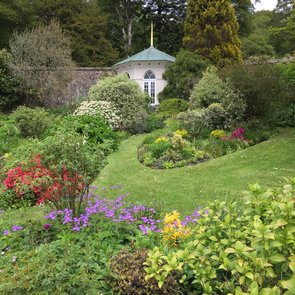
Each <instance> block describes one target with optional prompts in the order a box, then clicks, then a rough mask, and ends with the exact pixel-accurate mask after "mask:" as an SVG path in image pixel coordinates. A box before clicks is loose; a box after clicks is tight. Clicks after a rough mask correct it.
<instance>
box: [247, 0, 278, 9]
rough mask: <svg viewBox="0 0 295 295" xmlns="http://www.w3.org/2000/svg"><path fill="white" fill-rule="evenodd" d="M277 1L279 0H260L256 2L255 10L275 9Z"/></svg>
mask: <svg viewBox="0 0 295 295" xmlns="http://www.w3.org/2000/svg"><path fill="white" fill-rule="evenodd" d="M252 2H254V1H252ZM277 3H278V1H277V0H260V3H256V4H255V10H256V11H258V10H273V9H274V8H275V7H276V5H277Z"/></svg>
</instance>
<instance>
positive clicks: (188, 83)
mask: <svg viewBox="0 0 295 295" xmlns="http://www.w3.org/2000/svg"><path fill="white" fill-rule="evenodd" d="M208 65H209V62H208V61H206V60H204V59H203V58H202V57H201V56H198V55H197V54H194V53H193V52H189V51H186V50H181V51H180V52H179V53H178V54H177V56H176V60H175V62H174V63H173V64H171V65H170V66H169V67H168V68H167V70H166V71H165V73H164V75H163V78H164V79H165V80H167V82H168V84H167V86H166V87H165V88H164V90H163V91H162V92H161V93H160V99H161V100H165V99H169V98H182V99H185V100H188V99H189V97H190V95H191V92H192V90H193V87H194V85H195V84H196V83H197V82H198V80H199V79H200V78H201V76H202V72H203V71H204V70H205V69H206V68H207V67H208Z"/></svg>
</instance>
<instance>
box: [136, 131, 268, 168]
mask: <svg viewBox="0 0 295 295" xmlns="http://www.w3.org/2000/svg"><path fill="white" fill-rule="evenodd" d="M248 134H249V138H248V137H247V134H246V132H245V129H243V128H241V127H239V128H237V129H235V130H234V131H232V132H229V131H225V130H213V131H212V132H211V133H209V132H208V134H206V138H205V139H194V138H192V137H191V136H190V134H188V132H187V131H186V130H177V131H175V132H174V133H172V134H167V135H164V136H155V135H149V136H147V137H146V138H145V139H144V141H143V142H142V144H141V145H140V146H139V147H138V151H137V153H138V159H139V161H140V162H141V163H142V164H144V165H146V166H148V167H151V168H155V169H171V168H176V167H183V166H186V165H195V164H198V163H200V162H204V161H207V160H208V159H211V158H217V157H220V156H223V155H226V154H229V153H232V152H235V151H237V150H240V149H245V148H247V147H249V146H250V145H254V144H256V143H258V142H260V141H262V140H265V138H263V137H261V136H260V134H258V135H257V137H253V132H252V133H251V132H249V131H248Z"/></svg>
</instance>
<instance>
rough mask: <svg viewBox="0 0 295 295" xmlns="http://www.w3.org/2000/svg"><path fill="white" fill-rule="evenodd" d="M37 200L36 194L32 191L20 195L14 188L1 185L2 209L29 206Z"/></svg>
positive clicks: (0, 199) (0, 205)
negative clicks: (10, 188) (8, 188)
mask: <svg viewBox="0 0 295 295" xmlns="http://www.w3.org/2000/svg"><path fill="white" fill-rule="evenodd" d="M35 202H36V196H35V195H34V193H32V192H27V193H25V194H23V195H22V196H21V197H20V196H17V195H16V193H15V191H14V190H7V189H5V188H4V186H2V185H1V186H0V210H7V209H10V208H13V209H18V208H22V207H29V206H33V205H35Z"/></svg>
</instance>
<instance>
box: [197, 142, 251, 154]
mask: <svg viewBox="0 0 295 295" xmlns="http://www.w3.org/2000/svg"><path fill="white" fill-rule="evenodd" d="M248 146H249V144H248V143H246V142H244V141H243V140H237V139H235V140H220V139H216V138H210V139H209V141H207V144H206V145H205V146H204V147H203V149H204V151H205V152H206V153H207V154H208V155H210V157H212V158H218V157H221V156H224V155H226V154H230V153H233V152H235V151H237V150H239V149H244V148H246V147H248Z"/></svg>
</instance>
